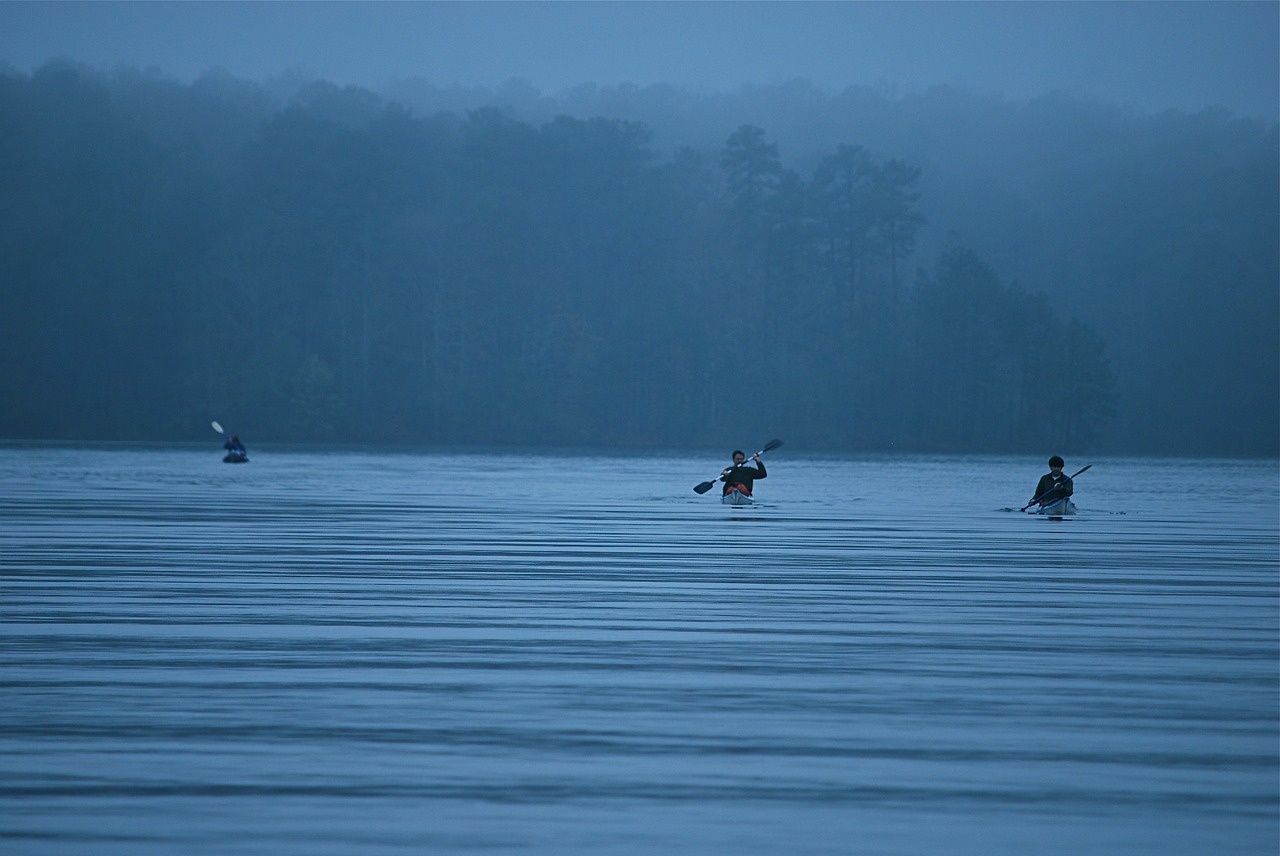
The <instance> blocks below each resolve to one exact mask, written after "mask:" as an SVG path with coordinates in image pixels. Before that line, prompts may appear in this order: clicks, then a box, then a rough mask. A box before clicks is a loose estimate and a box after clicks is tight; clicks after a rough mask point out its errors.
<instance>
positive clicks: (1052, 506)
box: [1033, 496, 1076, 517]
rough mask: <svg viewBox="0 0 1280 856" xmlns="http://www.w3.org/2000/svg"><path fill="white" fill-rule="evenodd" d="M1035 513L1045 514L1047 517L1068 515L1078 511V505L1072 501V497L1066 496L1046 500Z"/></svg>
mask: <svg viewBox="0 0 1280 856" xmlns="http://www.w3.org/2000/svg"><path fill="white" fill-rule="evenodd" d="M1033 513H1035V514H1043V515H1044V516H1046V517H1066V516H1067V515H1069V514H1075V513H1076V505H1075V503H1074V502H1072V501H1071V497H1069V496H1064V497H1063V498H1062V499H1059V500H1056V501H1054V502H1046V503H1045V504H1044V505H1042V506H1040V507H1039V508H1037V509H1036V510H1035V512H1033Z"/></svg>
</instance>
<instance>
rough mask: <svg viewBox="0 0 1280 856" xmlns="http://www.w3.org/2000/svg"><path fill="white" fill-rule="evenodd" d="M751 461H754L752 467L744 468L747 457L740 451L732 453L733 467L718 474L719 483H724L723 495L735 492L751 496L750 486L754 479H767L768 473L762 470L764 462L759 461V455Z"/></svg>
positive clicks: (753, 456)
mask: <svg viewBox="0 0 1280 856" xmlns="http://www.w3.org/2000/svg"><path fill="white" fill-rule="evenodd" d="M751 460H753V461H755V463H756V465H755V466H754V467H748V466H746V461H747V455H746V453H745V452H743V451H742V450H741V449H735V450H734V451H733V466H731V467H728V468H726V469H725V471H724V472H723V473H721V474H720V481H722V482H724V495H725V496H728V495H729V494H731V493H733V492H734V491H735V490H736V491H738V492H739V493H741V494H744V495H746V496H751V484H752V482H754V481H755V480H756V479H762V478H767V477H768V475H769V474H768V473H767V472H765V469H764V461H762V460H760V454H759V453H758V452H757V453H756V454H754V455H752V456H751Z"/></svg>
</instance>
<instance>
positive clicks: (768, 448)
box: [760, 440, 782, 454]
mask: <svg viewBox="0 0 1280 856" xmlns="http://www.w3.org/2000/svg"><path fill="white" fill-rule="evenodd" d="M781 445H782V441H781V440H770V441H769V442H768V443H765V444H764V448H763V449H761V450H760V453H761V454H764V453H765V452H772V451H773V450H774V449H776V448H778V447H779V446H781Z"/></svg>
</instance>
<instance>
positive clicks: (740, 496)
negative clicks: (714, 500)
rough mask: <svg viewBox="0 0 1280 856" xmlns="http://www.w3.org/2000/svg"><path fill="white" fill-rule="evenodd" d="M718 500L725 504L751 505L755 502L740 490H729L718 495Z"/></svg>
mask: <svg viewBox="0 0 1280 856" xmlns="http://www.w3.org/2000/svg"><path fill="white" fill-rule="evenodd" d="M720 501H721V502H722V503H724V504H725V505H751V504H752V503H754V502H755V500H754V499H752V498H751V497H750V496H748V495H747V494H745V493H743V492H742V491H740V490H731V491H729V492H728V493H726V494H724V495H723V496H721V497H720Z"/></svg>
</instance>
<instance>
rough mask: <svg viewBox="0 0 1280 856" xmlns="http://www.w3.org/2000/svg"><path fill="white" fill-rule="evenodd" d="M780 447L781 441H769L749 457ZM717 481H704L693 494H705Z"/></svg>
mask: <svg viewBox="0 0 1280 856" xmlns="http://www.w3.org/2000/svg"><path fill="white" fill-rule="evenodd" d="M781 445H782V441H781V440H770V441H769V442H768V443H765V444H764V448H763V449H761V450H760V451H758V452H756V453H755V455H752V456H751V457H753V458H754V457H756V456H757V455H763V454H764V453H765V452H772V451H773V450H774V449H776V448H778V447H779V446H781ZM718 480H719V477H717V478H714V479H712V480H711V481H704V482H703V483H702V484H700V485H697V486H696V487H694V489H693V492H694V493H706V492H707V491H709V490H711V488H713V487H715V485H716V482H717V481H718Z"/></svg>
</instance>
